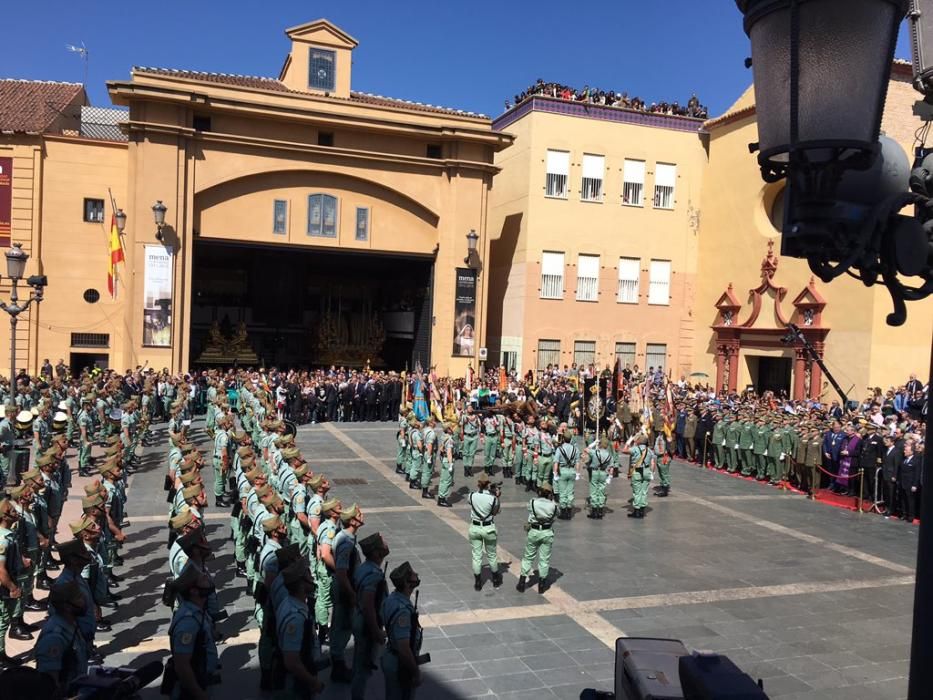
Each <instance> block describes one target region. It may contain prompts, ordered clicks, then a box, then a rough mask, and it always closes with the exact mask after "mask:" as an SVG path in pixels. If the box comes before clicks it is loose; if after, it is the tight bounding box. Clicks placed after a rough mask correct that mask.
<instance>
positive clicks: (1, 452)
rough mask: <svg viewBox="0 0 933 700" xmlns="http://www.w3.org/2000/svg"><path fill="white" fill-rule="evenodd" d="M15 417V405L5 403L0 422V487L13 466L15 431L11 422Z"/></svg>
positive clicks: (5, 481) (4, 482)
mask: <svg viewBox="0 0 933 700" xmlns="http://www.w3.org/2000/svg"><path fill="white" fill-rule="evenodd" d="M15 417H16V405H15V404H12V403H6V404H4V406H3V420H0V487H2V486H4V485H5V484H6V483H7V478H8V476H9V474H10V469H11V466H12V464H13V451H14V442H15V441H16V430H15V428H14V427H13V421H14V419H15Z"/></svg>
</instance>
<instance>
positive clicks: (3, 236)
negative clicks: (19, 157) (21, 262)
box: [0, 158, 13, 248]
mask: <svg viewBox="0 0 933 700" xmlns="http://www.w3.org/2000/svg"><path fill="white" fill-rule="evenodd" d="M12 235H13V159H12V158H0V248H9V247H10V238H11V236H12Z"/></svg>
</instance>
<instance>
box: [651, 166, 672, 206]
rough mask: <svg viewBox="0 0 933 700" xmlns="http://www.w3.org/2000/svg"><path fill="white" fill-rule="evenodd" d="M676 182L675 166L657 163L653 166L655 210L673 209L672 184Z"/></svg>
mask: <svg viewBox="0 0 933 700" xmlns="http://www.w3.org/2000/svg"><path fill="white" fill-rule="evenodd" d="M676 180H677V166H676V165H670V164H669V163H657V164H656V165H655V166H654V207H655V209H673V208H674V182H675V181H676Z"/></svg>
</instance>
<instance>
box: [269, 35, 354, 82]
mask: <svg viewBox="0 0 933 700" xmlns="http://www.w3.org/2000/svg"><path fill="white" fill-rule="evenodd" d="M285 35H286V36H287V37H288V38H289V39H291V42H292V48H291V51H290V52H289V54H288V57H287V58H286V59H285V65H284V66H282V71H281V72H280V73H279V80H281V81H282V82H283V83H285V85H286V86H288V87H289V88H290V89H292V90H295V91H296V92H315V93H320V94H322V95H331V96H333V97H342V98H344V99H347V98H349V97H350V68H351V65H352V60H351V56H352V53H353V49H355V48H356V46H357V44H358V42H357V40H356V39H354V38H353V37H352V36H350V35H349V34H347V33H346V32H344V31H343V30H341V29H340V28H339V27H337V26H335V25H333V24H331V23H330V22H328V21H327V20H326V19H317V20H314V21H313V22H308V23H306V24H300V25H298V26H297V27H292V28H290V29H286V30H285Z"/></svg>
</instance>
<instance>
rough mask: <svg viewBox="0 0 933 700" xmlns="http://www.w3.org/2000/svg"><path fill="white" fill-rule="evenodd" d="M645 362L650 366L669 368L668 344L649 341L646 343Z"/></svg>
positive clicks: (662, 369) (662, 368)
mask: <svg viewBox="0 0 933 700" xmlns="http://www.w3.org/2000/svg"><path fill="white" fill-rule="evenodd" d="M645 364H646V365H647V366H648V367H649V368H650V367H653V368H654V369H660V370H661V371H662V372H664V370H665V369H667V345H664V344H663V343H648V344H647V345H645Z"/></svg>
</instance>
